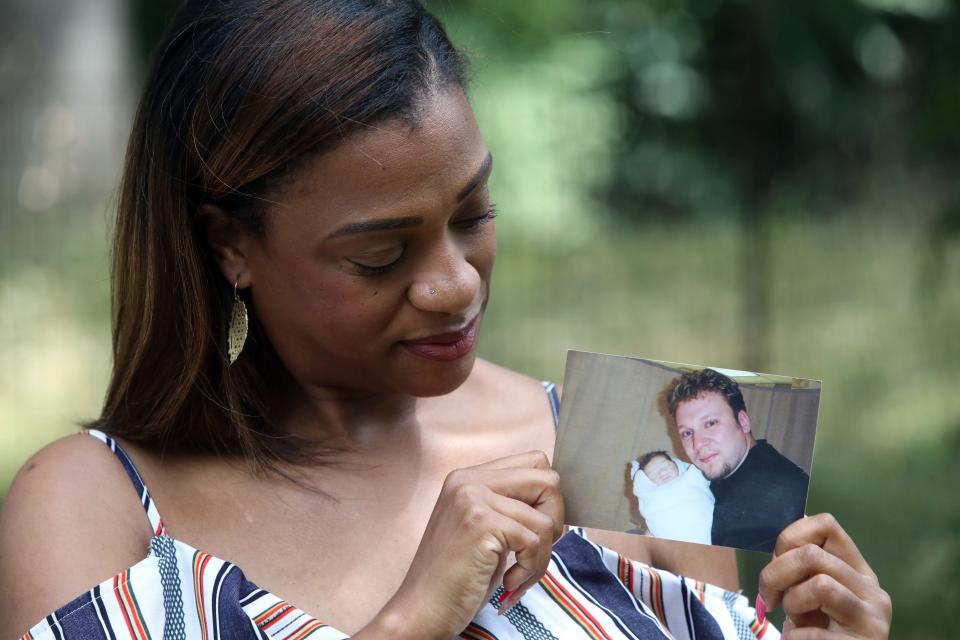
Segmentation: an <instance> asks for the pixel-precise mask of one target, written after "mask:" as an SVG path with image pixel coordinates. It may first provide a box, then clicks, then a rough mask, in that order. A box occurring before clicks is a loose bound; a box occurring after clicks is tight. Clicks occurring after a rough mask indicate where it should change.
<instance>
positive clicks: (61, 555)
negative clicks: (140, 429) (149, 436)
mask: <svg viewBox="0 0 960 640" xmlns="http://www.w3.org/2000/svg"><path fill="white" fill-rule="evenodd" d="M150 536H151V530H150V525H149V521H148V520H147V518H146V515H145V514H144V511H143V508H142V507H141V505H140V500H139V497H138V496H137V494H136V492H135V491H134V489H133V486H132V485H131V483H130V480H129V478H128V477H127V475H126V472H125V471H124V469H123V467H122V465H121V464H120V462H119V461H118V460H117V459H116V457H115V456H114V454H113V452H111V451H110V450H109V449H108V448H107V447H105V446H104V445H103V443H102V442H100V441H99V440H97V439H95V438H92V437H90V436H85V435H80V434H77V435H73V436H68V437H66V438H62V439H61V440H57V441H56V442H54V443H52V444H50V445H47V446H46V447H44V448H43V449H41V450H40V451H38V452H37V453H36V454H34V455H33V457H31V458H30V459H29V460H28V461H27V462H26V464H24V465H23V467H22V468H21V469H20V471H19V472H18V473H17V475H16V477H15V478H14V480H13V484H12V485H11V486H10V490H9V491H8V493H7V496H6V501H5V503H4V505H3V510H2V511H0V584H2V585H3V588H2V591H3V594H4V597H3V598H0V637H17V636H19V635H20V634H23V633H25V632H26V631H27V629H28V628H29V627H30V626H31V625H33V624H36V623H37V622H38V621H40V620H41V619H42V618H43V617H44V616H45V615H47V614H49V613H51V612H52V611H54V610H56V609H57V608H59V607H61V606H63V605H64V604H66V603H68V602H69V601H70V600H72V599H73V598H75V597H77V596H78V595H80V594H82V593H83V592H84V591H86V590H88V589H90V588H92V587H93V586H94V585H96V584H98V583H100V582H103V581H104V580H106V579H108V578H110V577H112V576H113V575H115V574H117V573H119V572H120V571H122V570H123V569H126V568H127V567H130V566H132V565H133V564H136V563H137V562H139V561H140V560H142V559H143V558H144V557H145V556H146V553H147V548H148V545H149V541H150Z"/></svg>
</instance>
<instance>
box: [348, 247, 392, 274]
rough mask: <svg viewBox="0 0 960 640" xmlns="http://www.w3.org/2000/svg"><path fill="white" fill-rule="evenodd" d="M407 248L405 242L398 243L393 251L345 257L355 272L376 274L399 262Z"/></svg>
mask: <svg viewBox="0 0 960 640" xmlns="http://www.w3.org/2000/svg"><path fill="white" fill-rule="evenodd" d="M406 250H407V244H406V243H403V244H401V245H399V246H398V247H397V248H396V249H394V250H393V251H389V252H388V251H383V252H378V253H375V254H367V255H365V256H363V257H358V258H356V259H353V258H347V262H349V263H350V264H351V265H352V266H353V267H354V269H356V271H357V274H358V275H361V276H378V275H380V274H383V273H387V272H388V271H390V270H391V269H393V268H394V267H395V266H397V264H399V262H400V259H401V258H403V254H404V253H405V252H406Z"/></svg>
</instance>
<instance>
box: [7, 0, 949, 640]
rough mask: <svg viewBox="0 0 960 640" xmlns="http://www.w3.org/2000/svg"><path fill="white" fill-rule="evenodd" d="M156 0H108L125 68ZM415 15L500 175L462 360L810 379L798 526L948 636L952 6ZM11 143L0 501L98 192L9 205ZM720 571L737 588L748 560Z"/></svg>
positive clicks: (104, 229)
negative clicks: (861, 561)
mask: <svg viewBox="0 0 960 640" xmlns="http://www.w3.org/2000/svg"><path fill="white" fill-rule="evenodd" d="M175 4H176V3H171V2H157V1H153V2H146V1H141V2H133V3H132V4H130V5H129V6H128V7H127V8H128V9H129V15H128V16H127V18H128V20H127V22H126V24H127V25H128V26H129V28H130V30H129V37H130V39H131V41H132V42H133V43H134V46H133V51H140V52H141V54H140V57H141V59H142V57H143V56H145V52H146V51H148V50H149V48H150V46H152V45H151V43H152V42H154V41H155V40H156V38H157V37H158V36H159V31H160V29H159V25H161V24H162V21H163V19H164V18H163V17H164V16H166V15H169V14H170V12H171V11H172V7H173V6H174V5H175ZM429 6H430V8H431V9H432V10H433V11H435V12H436V13H437V14H438V15H439V16H440V17H441V18H442V19H443V20H444V22H445V24H446V25H447V27H448V31H449V33H450V35H451V37H452V38H453V40H454V42H455V43H456V44H458V45H459V46H461V47H463V48H465V49H466V50H467V51H468V52H469V53H470V54H471V57H472V59H473V75H474V77H473V82H472V91H471V99H472V101H473V104H474V107H475V109H476V111H477V114H478V118H479V120H480V123H481V127H482V129H483V131H484V133H485V135H486V137H487V139H488V143H489V145H490V147H491V149H492V150H493V154H494V157H495V159H496V160H495V167H496V168H495V171H494V178H493V182H492V192H493V194H494V199H495V200H496V201H497V203H498V208H499V210H500V212H501V216H500V217H499V218H498V220H497V225H498V231H499V239H500V250H499V260H498V265H497V268H496V271H495V276H494V284H495V286H494V294H493V299H492V301H491V305H490V309H489V315H488V319H487V321H486V324H485V327H484V335H483V341H482V344H481V351H482V353H483V354H484V355H485V356H486V357H488V358H490V359H492V360H494V361H496V362H499V363H501V364H505V365H507V366H510V367H512V368H515V369H518V370H521V371H524V372H527V373H529V374H530V375H533V376H536V377H541V378H549V379H554V380H560V379H561V378H562V375H563V365H564V357H565V351H566V350H567V349H568V348H577V349H583V350H591V351H601V352H608V353H619V354H626V355H637V356H643V357H649V358H655V359H663V360H671V361H680V362H694V363H704V364H712V365H719V366H726V367H730V368H737V369H745V368H746V369H755V370H760V371H767V372H771V373H782V374H788V375H796V376H801V377H808V378H817V379H821V380H822V381H823V401H822V407H821V413H820V423H819V424H820V427H819V431H818V437H817V438H818V439H817V446H816V453H815V458H814V466H813V474H812V484H811V489H810V500H809V508H808V512H811V513H812V512H818V511H830V512H832V513H834V514H835V515H836V516H837V517H838V519H839V520H840V521H841V523H842V524H843V525H844V526H845V527H846V528H847V530H848V531H849V532H850V533H851V535H852V536H853V537H854V539H855V540H856V541H857V543H858V544H859V545H860V547H861V549H862V550H863V552H864V554H865V555H866V557H867V559H868V560H869V561H870V563H871V564H872V565H873V567H874V568H875V569H876V571H877V573H878V575H879V577H880V580H881V583H882V584H883V585H884V586H885V587H886V588H887V589H888V591H890V593H891V594H892V596H893V600H894V607H895V615H894V632H893V634H892V637H895V638H905V639H909V638H918V639H919V638H924V639H927V638H950V637H955V636H956V633H955V632H954V631H953V629H952V627H953V625H952V624H951V621H950V619H949V612H951V611H953V610H954V608H955V607H956V606H958V605H960V587H958V586H957V585H958V584H960V499H958V497H957V496H956V487H958V486H960V471H958V465H957V463H956V460H957V459H958V454H960V394H958V393H957V392H956V390H955V387H956V381H957V379H958V377H960V331H958V327H960V286H958V282H960V279H958V277H960V190H958V189H957V187H956V184H957V177H956V170H957V169H956V167H957V166H958V163H957V161H958V159H960V158H958V156H960V76H958V74H957V69H960V38H958V37H957V35H956V34H958V33H960V7H958V5H957V4H956V3H955V2H950V1H948V0H860V1H858V2H857V1H848V0H811V1H809V2H804V3H796V2H786V1H774V2H762V1H759V0H757V1H748V0H672V1H670V2H666V1H663V0H648V1H646V2H641V1H623V0H616V1H615V0H594V1H593V2H589V3H588V2H582V1H574V0H530V1H528V2H523V3H520V2H514V1H509V0H483V1H481V0H459V1H457V2H453V1H452V0H444V1H434V2H430V3H429ZM14 53H17V52H14ZM18 55H21V56H27V57H29V55H42V53H37V52H34V53H32V54H31V53H29V52H28V53H23V52H19V54H18ZM137 68H139V69H142V66H140V67H136V66H135V69H137ZM3 73H4V69H3V68H2V66H0V75H2V74H3ZM133 84H136V82H135V81H134V83H133ZM0 97H5V98H8V99H9V100H14V99H15V96H14V95H13V93H12V92H7V91H5V92H4V94H0ZM124 126H125V125H124ZM23 148H25V149H28V151H24V152H23V154H22V155H23V157H19V156H17V155H16V153H15V152H14V151H8V152H7V156H8V157H7V158H6V159H5V164H4V169H3V171H4V174H3V176H0V177H3V178H4V179H3V183H2V184H3V190H2V196H3V199H2V202H0V204H2V208H0V311H2V313H0V488H2V487H6V486H7V485H8V484H9V482H10V480H11V479H12V477H13V474H14V473H15V471H16V469H17V468H18V467H19V466H20V465H21V464H22V463H23V461H24V460H25V459H26V458H27V456H29V454H30V453H31V452H32V451H33V450H35V449H36V448H38V447H39V446H42V445H43V444H44V443H45V442H48V441H50V440H51V439H53V438H56V437H58V436H59V435H61V434H66V433H69V432H70V431H71V430H73V429H74V427H73V426H72V424H73V423H74V422H75V421H76V420H78V419H81V418H83V417H87V416H90V415H93V414H95V413H96V412H97V409H98V405H99V402H100V399H101V397H102V392H103V388H104V384H105V380H106V376H107V374H108V371H109V326H108V322H109V320H108V315H109V309H108V307H109V300H108V277H107V273H108V263H107V237H108V222H107V221H108V219H109V215H105V214H104V210H105V208H106V209H107V210H108V209H109V207H108V206H106V207H105V205H104V203H105V202H108V201H109V197H110V193H109V192H98V193H94V194H89V193H87V194H78V195H76V196H75V197H71V198H63V199H61V200H60V201H59V202H57V203H56V204H53V205H51V206H50V207H49V208H48V210H46V211H43V212H40V213H38V212H35V211H33V212H31V211H27V210H26V209H25V208H24V206H23V203H22V201H18V200H17V198H16V197H15V192H16V191H17V182H16V180H17V179H18V178H19V176H20V173H19V172H20V171H21V170H22V168H23V166H25V165H26V164H28V162H29V159H28V158H27V156H28V155H29V146H24V147H23ZM10 176H13V177H12V178H11V177H10ZM21 186H22V181H21ZM21 200H22V199H21ZM741 560H742V562H741V569H742V571H741V573H742V581H743V586H744V589H745V590H746V591H747V592H748V593H749V594H750V595H751V596H752V594H753V593H755V588H756V586H755V584H756V576H757V573H758V571H759V568H760V567H762V564H763V562H764V560H765V558H763V557H762V556H754V555H748V554H744V555H743V556H742V558H741Z"/></svg>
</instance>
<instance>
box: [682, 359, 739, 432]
mask: <svg viewBox="0 0 960 640" xmlns="http://www.w3.org/2000/svg"><path fill="white" fill-rule="evenodd" d="M670 385H671V388H670V391H669V393H668V394H667V409H668V410H669V411H670V416H671V417H673V419H674V420H676V418H677V407H678V406H679V405H680V403H681V402H683V401H684V400H690V399H692V398H698V397H700V395H701V394H703V393H707V392H710V391H714V392H716V393H719V394H720V395H722V396H723V398H724V400H726V401H727V404H728V405H730V409H732V410H733V415H734V416H736V415H739V414H740V412H741V411H746V410H747V405H746V403H745V402H744V401H743V394H742V393H741V392H740V385H738V384H737V383H736V382H734V381H733V380H732V379H730V378H728V377H727V376H725V375H723V374H722V373H720V372H719V371H714V370H713V369H700V370H699V371H688V372H686V373H684V374H683V375H681V376H680V377H678V378H675V379H674V380H673V382H671V383H670Z"/></svg>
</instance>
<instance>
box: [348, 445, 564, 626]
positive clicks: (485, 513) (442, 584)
mask: <svg viewBox="0 0 960 640" xmlns="http://www.w3.org/2000/svg"><path fill="white" fill-rule="evenodd" d="M563 516H564V510H563V498H562V497H561V495H560V489H559V476H558V475H557V472H556V471H554V470H553V469H551V468H550V462H549V460H548V459H547V456H546V455H545V454H544V453H543V452H539V451H536V452H530V453H523V454H518V455H514V456H509V457H506V458H499V459H497V460H493V461H491V462H488V463H485V464H481V465H477V466H475V467H468V468H466V469H457V470H455V471H452V472H451V473H450V474H449V475H448V476H447V478H446V480H445V481H444V483H443V488H442V490H441V491H440V497H439V498H438V499H437V504H436V505H435V506H434V508H433V513H432V514H431V516H430V520H429V522H428V523H427V528H426V531H425V532H424V534H423V538H422V539H421V541H420V547H419V548H418V549H417V553H416V555H415V556H414V558H413V563H412V564H411V565H410V569H409V570H408V572H407V575H406V577H405V578H404V580H403V584H402V585H401V586H400V589H399V590H398V591H397V593H396V595H394V597H393V598H392V599H391V600H390V601H389V602H388V603H387V605H386V606H385V607H384V609H383V610H382V611H381V612H380V613H379V614H378V615H377V616H376V617H375V618H374V620H373V621H372V622H371V623H370V624H369V625H368V626H366V627H364V629H362V630H361V631H360V632H358V633H357V634H356V635H354V636H353V637H354V638H355V639H356V640H361V639H365V638H370V639H371V640H372V639H373V638H381V637H387V636H389V637H390V638H442V639H444V640H447V639H449V638H452V637H454V636H456V635H458V634H459V633H460V632H461V631H462V630H463V629H464V628H465V627H466V626H467V625H468V624H469V623H470V620H471V619H473V617H474V616H475V615H476V613H477V611H478V610H479V609H480V607H481V606H483V604H484V603H485V602H486V601H487V600H489V598H490V596H491V595H492V594H493V592H494V591H495V590H496V588H497V587H498V586H500V584H501V583H502V584H503V588H504V590H505V591H506V592H512V593H511V595H509V597H507V598H505V599H504V601H503V604H502V607H503V608H507V607H510V606H512V605H513V604H514V603H515V602H516V601H517V600H519V599H520V597H521V596H522V595H523V593H524V592H525V591H526V590H527V589H529V588H530V587H532V586H533V585H534V584H536V583H537V582H538V581H539V580H540V578H541V577H543V574H544V573H546V570H547V565H548V564H549V562H550V554H551V551H552V547H553V542H554V541H556V540H557V539H558V538H559V537H560V535H561V534H562V533H563ZM511 552H513V554H514V555H515V557H516V562H515V563H513V565H512V566H510V567H507V562H508V561H509V556H510V553H511Z"/></svg>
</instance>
